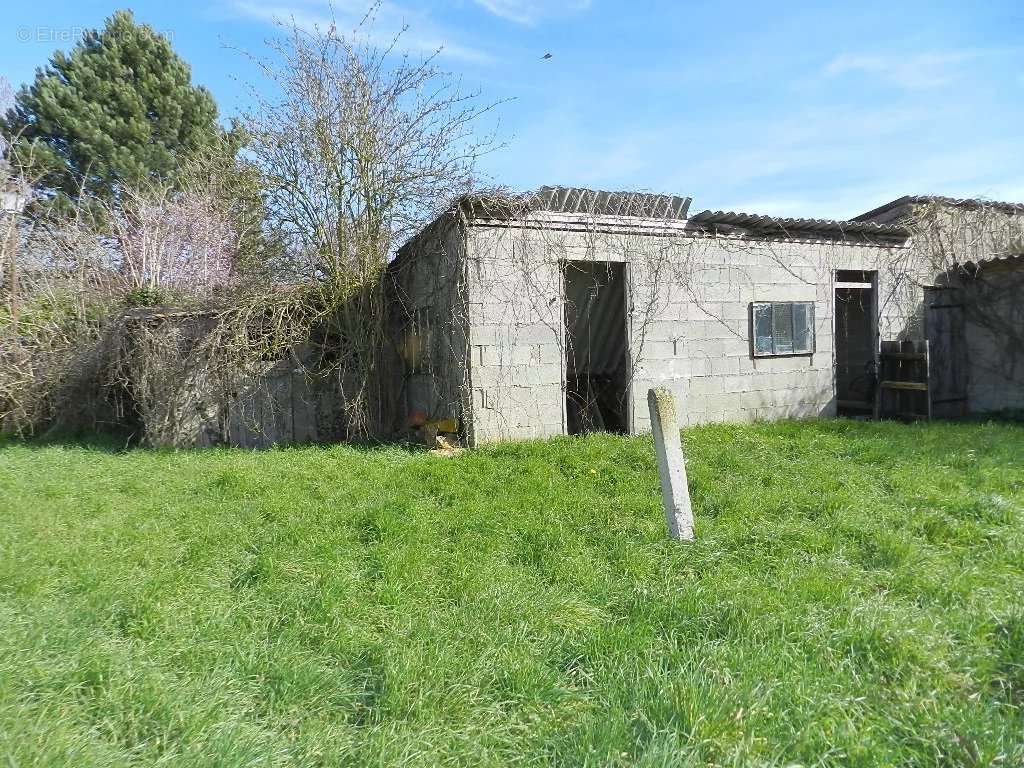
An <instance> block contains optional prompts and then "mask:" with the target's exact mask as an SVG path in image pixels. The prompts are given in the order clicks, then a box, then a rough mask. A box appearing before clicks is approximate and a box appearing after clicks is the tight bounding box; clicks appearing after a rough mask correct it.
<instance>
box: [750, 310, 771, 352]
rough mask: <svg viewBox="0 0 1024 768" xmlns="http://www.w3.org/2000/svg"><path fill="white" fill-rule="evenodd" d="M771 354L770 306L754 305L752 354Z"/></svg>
mask: <svg viewBox="0 0 1024 768" xmlns="http://www.w3.org/2000/svg"><path fill="white" fill-rule="evenodd" d="M771 353H772V305H771V304H755V305H754V354H755V355H770V354H771Z"/></svg>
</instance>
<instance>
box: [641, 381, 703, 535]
mask: <svg viewBox="0 0 1024 768" xmlns="http://www.w3.org/2000/svg"><path fill="white" fill-rule="evenodd" d="M647 405H648V406H649V407H650V409H651V427H652V428H653V431H654V450H655V452H656V453H657V454H658V475H659V476H660V477H661V500H662V502H663V503H664V505H665V518H666V520H667V521H668V533H669V536H671V537H672V538H673V539H679V540H680V541H691V540H692V539H693V510H692V509H691V507H690V489H689V488H688V487H687V485H686V460H685V458H684V457H683V444H682V441H681V440H680V438H679V419H678V418H677V416H676V404H675V401H674V400H673V398H672V393H671V392H669V391H668V390H667V389H652V390H650V391H648V393H647Z"/></svg>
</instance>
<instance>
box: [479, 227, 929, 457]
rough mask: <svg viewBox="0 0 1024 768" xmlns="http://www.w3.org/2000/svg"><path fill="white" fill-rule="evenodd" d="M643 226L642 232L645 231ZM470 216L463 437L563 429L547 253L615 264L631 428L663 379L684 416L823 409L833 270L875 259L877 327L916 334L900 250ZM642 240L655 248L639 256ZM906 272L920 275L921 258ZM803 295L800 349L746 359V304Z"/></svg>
mask: <svg viewBox="0 0 1024 768" xmlns="http://www.w3.org/2000/svg"><path fill="white" fill-rule="evenodd" d="M644 237H646V238H648V239H647V240H645V239H644ZM644 237H641V236H638V235H636V234H629V233H626V234H621V235H617V234H615V233H594V232H593V231H586V232H574V231H571V230H557V231H556V230H553V229H552V228H542V229H541V228H538V229H529V228H526V227H522V226H513V227H508V226H479V225H478V226H471V227H470V228H469V232H468V235H467V271H466V292H467V297H468V320H469V323H468V328H469V346H470V365H469V387H470V389H471V393H472V418H473V423H474V434H475V440H476V442H488V441H493V440H505V439H519V438H528V437H541V436H549V435H558V434H563V433H564V431H565V394H564V375H565V374H564V344H565V338H564V336H565V331H564V327H563V303H562V285H561V272H560V269H559V264H560V262H562V261H564V260H580V261H588V260H592V261H599V262H604V261H615V262H620V261H624V262H626V263H627V265H628V268H627V290H628V296H627V302H628V305H629V306H628V309H629V313H630V332H629V333H630V338H629V346H630V353H631V357H632V358H633V360H634V374H633V383H632V391H631V395H632V407H631V414H630V415H631V422H632V431H634V432H643V431H647V430H649V429H650V422H649V416H648V413H647V406H646V394H647V390H648V389H649V388H650V387H652V386H662V387H667V388H669V389H671V390H672V391H673V392H674V393H675V394H676V397H677V399H678V401H679V403H680V404H681V408H680V412H681V419H682V421H683V423H685V424H697V423H703V422H711V421H752V420H756V419H777V418H786V417H810V416H818V415H826V416H827V415H833V414H834V413H835V388H834V373H833V365H834V352H833V350H834V344H833V310H834V307H833V303H834V298H833V294H834V286H833V274H834V271H835V270H837V269H856V270H875V271H877V272H878V278H879V295H878V306H879V314H880V317H879V333H880V335H881V337H882V338H883V339H889V338H901V337H904V336H912V335H919V334H920V316H921V315H920V312H921V300H922V296H921V295H920V292H919V289H918V288H916V287H914V283H918V284H919V282H918V280H916V279H915V280H908V279H906V276H905V274H904V276H903V277H901V278H900V279H898V280H897V279H893V278H891V277H890V276H891V275H893V274H901V273H905V271H906V270H905V269H903V268H901V269H898V270H894V269H892V268H891V265H893V264H894V263H896V262H897V261H898V260H900V259H906V257H907V254H908V253H909V252H908V251H905V250H903V249H894V248H891V247H881V246H873V245H864V244H860V245H849V244H839V243H823V242H767V243H766V242H763V241H753V240H741V239H734V238H727V237H718V238H710V237H703V238H690V237H672V238H668V239H664V238H663V239H661V240H660V241H655V240H653V239H651V238H652V236H650V235H647V236H644ZM654 251H656V252H657V253H658V254H659V255H657V256H654V257H652V256H651V255H650V254H651V253H652V252H654ZM919 272H920V273H921V274H920V275H918V276H917V277H918V278H919V279H921V280H924V281H927V280H928V277H927V276H926V272H927V270H926V269H925V268H924V267H923V266H922V267H921V269H920V270H919ZM759 301H813V302H815V338H816V351H815V353H814V354H812V355H805V356H796V357H777V358H758V359H753V358H752V356H751V351H750V333H751V329H750V314H749V313H750V303H751V302H759Z"/></svg>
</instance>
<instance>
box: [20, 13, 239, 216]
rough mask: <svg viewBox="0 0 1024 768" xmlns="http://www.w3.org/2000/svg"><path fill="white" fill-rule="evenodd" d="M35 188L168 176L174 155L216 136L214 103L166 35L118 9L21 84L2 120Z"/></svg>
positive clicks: (80, 190) (67, 188) (71, 190)
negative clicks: (29, 81) (194, 80)
mask: <svg viewBox="0 0 1024 768" xmlns="http://www.w3.org/2000/svg"><path fill="white" fill-rule="evenodd" d="M0 130H2V133H3V134H4V135H5V136H6V137H7V138H8V139H9V140H11V141H13V142H15V146H16V151H17V152H18V155H19V157H20V159H21V160H22V162H25V161H26V160H27V159H28V158H31V160H30V162H31V167H32V171H33V175H34V176H35V177H36V178H38V179H39V181H38V186H39V187H41V188H43V189H45V190H49V191H51V192H53V193H55V194H56V195H58V196H62V197H64V198H65V199H67V198H70V199H76V198H78V196H79V194H83V195H87V196H95V197H99V198H103V199H111V198H113V197H116V194H117V188H118V185H119V184H120V183H134V182H138V181H140V180H143V179H147V178H148V179H161V180H171V179H173V177H174V172H175V168H176V166H177V160H178V156H179V155H181V154H182V153H188V152H193V151H196V150H199V149H201V148H203V147H207V146H209V145H210V144H211V142H213V140H214V139H215V138H216V137H217V136H218V134H219V128H218V126H217V105H216V103H215V102H214V100H213V97H212V96H211V94H210V92H209V91H208V90H206V89H205V88H203V87H200V86H194V85H192V82H191V73H190V70H189V66H188V64H186V63H185V62H184V61H183V60H182V59H181V58H180V57H179V56H178V55H177V54H176V53H175V52H174V50H173V49H172V48H171V44H170V42H169V41H168V40H167V38H165V37H163V36H162V35H159V34H157V33H156V32H155V31H154V30H153V29H152V28H151V27H149V26H148V25H145V24H141V25H140V24H136V23H135V20H134V18H133V16H132V13H131V11H117V12H116V13H115V14H114V15H113V16H111V17H110V18H109V19H107V21H106V25H105V27H104V29H103V30H102V31H98V30H90V31H89V32H87V33H86V34H85V35H83V38H82V40H81V42H79V43H78V44H77V45H76V46H75V48H74V49H73V50H72V51H71V53H70V55H66V54H65V53H64V52H62V51H57V52H55V53H54V55H53V58H52V59H51V60H50V63H49V66H47V67H46V68H45V69H38V70H36V77H35V81H34V82H33V83H32V84H31V86H29V85H25V86H22V88H21V90H20V91H19V93H18V95H17V99H16V102H15V106H14V108H13V109H10V110H9V111H8V112H7V115H6V117H5V119H4V120H3V121H2V125H0Z"/></svg>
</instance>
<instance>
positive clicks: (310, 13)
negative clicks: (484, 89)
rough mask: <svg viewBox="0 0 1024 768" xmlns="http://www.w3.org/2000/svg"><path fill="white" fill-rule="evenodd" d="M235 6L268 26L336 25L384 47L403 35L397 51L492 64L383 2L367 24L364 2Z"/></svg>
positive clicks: (245, 2) (420, 18)
mask: <svg viewBox="0 0 1024 768" xmlns="http://www.w3.org/2000/svg"><path fill="white" fill-rule="evenodd" d="M233 7H234V9H235V11H237V12H238V13H241V14H242V15H244V16H248V17H249V18H252V19H257V20H259V21H265V22H268V23H285V24H289V23H292V22H294V24H295V25H296V26H297V27H299V28H300V29H306V30H313V29H320V30H328V29H330V28H331V26H335V27H337V28H338V30H339V31H340V32H342V33H343V34H346V35H347V36H348V37H350V38H353V39H358V38H364V39H365V40H366V41H367V42H370V43H372V44H374V45H378V46H382V47H387V46H390V45H391V43H392V42H393V41H394V40H395V38H396V36H399V35H400V38H399V42H398V45H397V46H396V49H397V50H398V51H409V52H411V53H418V54H422V55H430V54H433V53H435V52H436V51H438V50H440V51H441V55H442V56H446V57H448V58H452V59H458V60H461V61H465V62H470V63H477V64H483V63H488V62H490V61H492V57H491V56H490V55H489V54H488V53H486V52H484V51H481V50H478V49H476V48H472V47H469V46H464V45H459V44H457V43H453V42H451V40H450V37H451V36H450V34H449V33H448V32H446V31H445V30H443V29H441V28H440V27H438V25H437V24H436V23H434V22H433V21H432V20H431V19H430V17H429V16H427V15H426V13H424V12H422V11H413V10H408V9H405V8H402V7H400V6H398V5H395V4H394V3H390V2H384V3H381V5H380V7H379V8H378V9H377V12H376V15H375V16H374V18H373V19H372V21H371V22H368V23H365V24H363V23H362V22H363V20H364V19H365V18H366V14H367V8H368V6H367V3H366V2H364V1H363V0H343V1H342V2H337V0H335V2H330V0H297V2H293V3H292V4H288V5H272V4H270V5H268V4H266V3H261V2H254V1H253V0H234V3H233ZM403 29H404V30H405V31H404V32H403Z"/></svg>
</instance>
